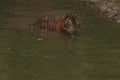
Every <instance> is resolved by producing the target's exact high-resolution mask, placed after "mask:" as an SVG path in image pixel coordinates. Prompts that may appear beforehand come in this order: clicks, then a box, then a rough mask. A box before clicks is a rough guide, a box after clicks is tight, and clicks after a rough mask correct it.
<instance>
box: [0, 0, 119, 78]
mask: <svg viewBox="0 0 120 80" xmlns="http://www.w3.org/2000/svg"><path fill="white" fill-rule="evenodd" d="M6 1H7V0H6ZM12 1H13V2H14V0H12ZM43 1H45V0H43ZM66 1H67V0H66ZM3 2H4V1H3ZM23 2H24V4H23ZM23 2H22V1H21V2H19V1H18V3H21V4H23V5H21V4H19V5H17V9H16V10H15V11H17V10H18V12H19V13H17V12H16V13H14V14H17V16H15V17H13V16H11V15H9V17H10V18H9V17H7V18H2V22H3V23H0V26H1V27H3V28H1V29H0V80H119V79H120V64H119V61H120V54H119V53H120V37H119V34H120V28H119V25H115V24H114V23H111V22H110V21H107V20H106V19H104V18H101V16H99V15H98V14H96V13H94V12H91V11H89V9H88V8H86V7H80V6H79V5H76V6H75V4H73V3H71V2H69V3H63V2H61V1H59V0H58V2H59V4H62V5H61V7H60V6H57V5H56V4H57V2H56V4H54V5H52V4H51V5H48V4H47V3H46V4H45V5H44V6H50V9H49V10H51V9H52V8H53V9H56V8H57V9H60V10H61V9H65V10H76V11H77V12H78V14H79V15H80V18H81V22H82V25H81V27H80V32H79V33H78V37H77V38H76V39H73V38H71V37H69V36H68V35H65V34H63V33H57V32H46V33H42V34H40V33H39V32H34V31H31V30H29V29H24V28H22V29H21V27H22V26H25V27H26V26H27V24H28V23H29V22H32V19H34V18H36V17H37V16H35V14H38V13H39V12H38V13H36V12H37V8H38V9H39V7H40V6H39V5H36V6H35V5H34V4H32V3H36V4H37V3H39V1H38V2H37V1H33V2H32V1H30V3H27V1H26V0H25V1H23ZM51 2H52V1H51ZM11 4H12V3H11ZM71 4H73V5H71ZM26 5H27V7H26V8H25V9H23V7H24V6H26ZM18 6H19V7H18ZM20 6H21V7H20ZM22 6H23V7H22ZM29 6H31V7H30V8H29ZM32 6H33V7H32ZM42 6H43V5H42ZM55 6H56V7H55ZM34 7H35V8H34ZM19 9H20V10H19ZM35 9H36V10H35ZM13 10H14V9H13ZM21 10H22V11H25V12H24V14H22V12H21V13H20V11H21ZM26 10H32V11H33V12H31V13H33V16H31V14H29V15H27V14H26V13H27V12H26ZM34 11H36V12H34ZM43 11H44V10H43ZM4 15H6V16H7V15H8V14H4ZM23 16H25V17H23ZM30 16H31V17H30ZM9 19H10V20H9ZM11 19H12V21H11ZM29 19H31V21H29ZM6 26H7V27H13V28H4V27H6ZM14 27H15V28H14ZM18 27H20V29H19V28H18Z"/></svg>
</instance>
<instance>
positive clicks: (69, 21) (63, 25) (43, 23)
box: [32, 13, 80, 35]
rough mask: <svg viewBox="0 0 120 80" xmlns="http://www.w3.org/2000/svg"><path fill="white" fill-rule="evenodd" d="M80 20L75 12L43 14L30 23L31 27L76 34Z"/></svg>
mask: <svg viewBox="0 0 120 80" xmlns="http://www.w3.org/2000/svg"><path fill="white" fill-rule="evenodd" d="M78 25H80V22H79V20H78V16H77V15H76V14H71V13H67V14H62V15H45V16H41V17H40V18H39V19H38V20H37V21H35V22H34V23H33V24H32V29H35V30H48V31H56V32H64V33H68V34H72V35H73V34H76V33H77V32H78V28H79V26H78Z"/></svg>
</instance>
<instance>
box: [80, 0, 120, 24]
mask: <svg viewBox="0 0 120 80" xmlns="http://www.w3.org/2000/svg"><path fill="white" fill-rule="evenodd" d="M80 2H81V4H83V5H88V6H89V7H91V8H95V9H96V11H98V12H100V13H102V14H103V15H105V16H106V17H108V18H110V19H112V20H113V21H115V22H116V23H118V24H120V1H119V0H80Z"/></svg>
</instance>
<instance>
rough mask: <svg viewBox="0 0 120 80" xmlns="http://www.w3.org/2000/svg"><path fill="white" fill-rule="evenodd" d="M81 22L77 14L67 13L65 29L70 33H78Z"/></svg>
mask: <svg viewBox="0 0 120 80" xmlns="http://www.w3.org/2000/svg"><path fill="white" fill-rule="evenodd" d="M79 26H80V22H79V19H78V15H77V14H75V13H74V14H73V13H72V14H67V15H66V19H65V21H64V31H65V32H66V33H68V34H70V35H76V33H78V31H79Z"/></svg>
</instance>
